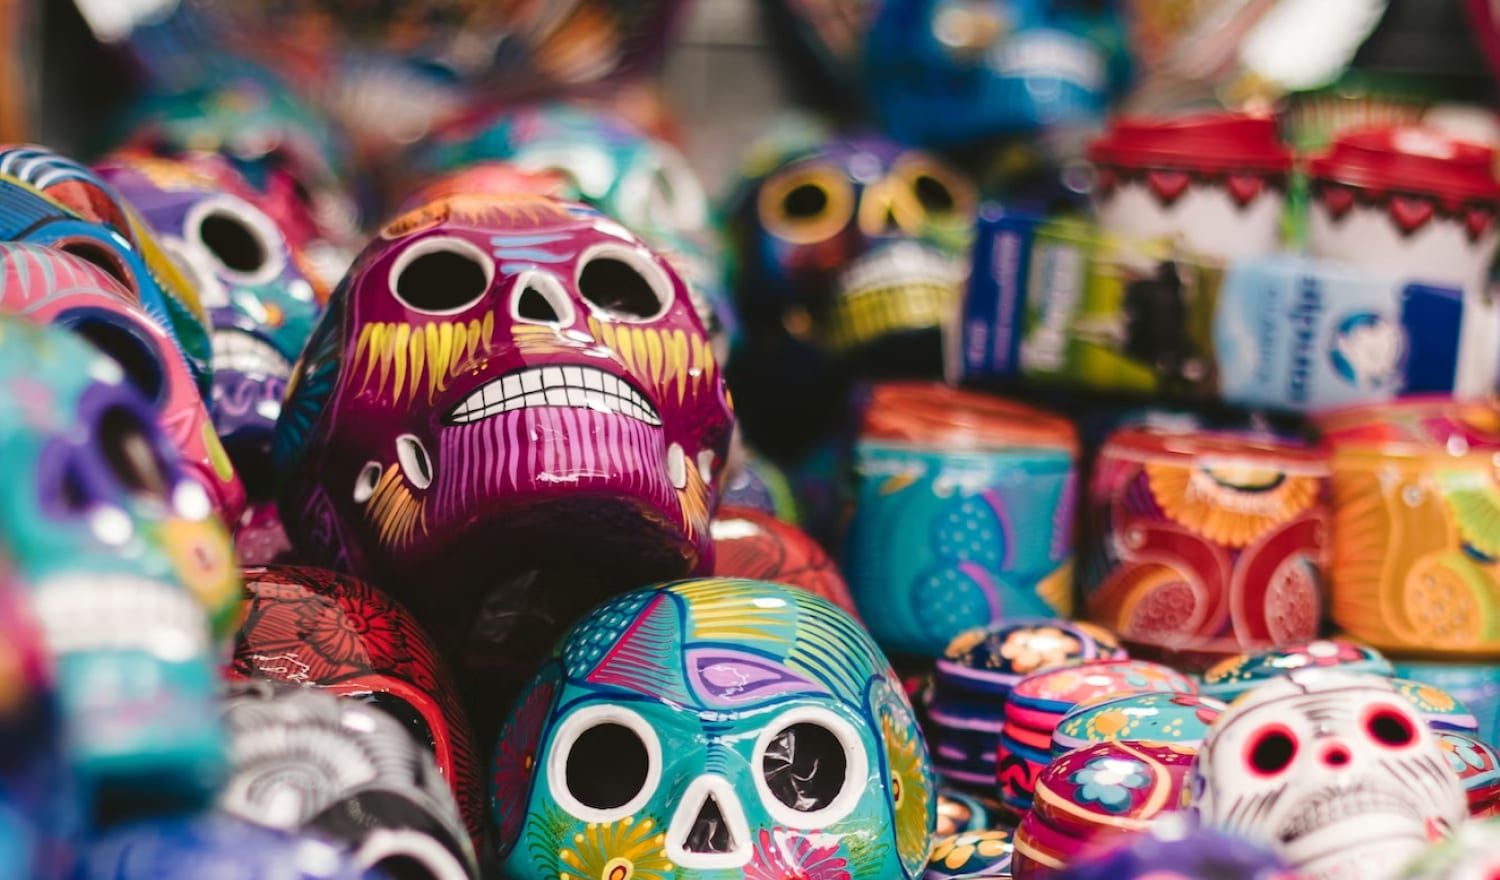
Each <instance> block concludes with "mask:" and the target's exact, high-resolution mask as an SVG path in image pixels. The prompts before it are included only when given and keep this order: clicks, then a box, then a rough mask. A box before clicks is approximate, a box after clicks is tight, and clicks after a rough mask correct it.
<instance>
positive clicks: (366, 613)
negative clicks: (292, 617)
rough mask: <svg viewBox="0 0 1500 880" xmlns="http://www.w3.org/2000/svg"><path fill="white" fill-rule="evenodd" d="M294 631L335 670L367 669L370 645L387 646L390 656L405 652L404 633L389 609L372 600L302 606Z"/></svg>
mask: <svg viewBox="0 0 1500 880" xmlns="http://www.w3.org/2000/svg"><path fill="white" fill-rule="evenodd" d="M297 629H298V631H299V633H300V634H301V636H302V639H303V641H304V642H305V644H306V645H307V647H309V648H311V649H312V650H313V651H314V652H315V653H316V654H317V655H318V656H319V657H322V658H323V659H324V660H327V661H328V662H329V664H331V665H333V666H336V667H348V666H356V667H364V666H368V665H369V661H368V659H367V658H366V657H365V652H366V651H367V650H368V648H369V646H370V645H377V646H388V647H389V648H390V649H391V650H390V651H389V653H390V654H391V655H392V656H401V655H405V654H406V653H407V652H406V650H405V647H406V634H405V633H404V632H402V631H401V628H400V627H399V626H398V625H397V623H396V619H395V616H394V615H392V614H391V610H390V607H389V606H388V605H387V604H386V603H384V602H380V601H378V600H376V599H375V598H374V597H368V596H363V597H361V596H351V597H349V598H347V599H346V600H345V601H343V602H340V603H339V604H337V605H326V604H323V603H320V602H307V603H304V604H303V605H302V607H301V608H299V609H298V614H297Z"/></svg>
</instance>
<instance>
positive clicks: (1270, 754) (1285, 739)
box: [1245, 724, 1297, 776]
mask: <svg viewBox="0 0 1500 880" xmlns="http://www.w3.org/2000/svg"><path fill="white" fill-rule="evenodd" d="M1295 757H1297V738H1296V737H1295V736H1293V735H1292V732H1291V731H1290V730H1287V729H1286V728H1285V727H1282V726H1281V725H1279V724H1278V725H1273V726H1271V727H1268V728H1265V729H1264V730H1261V731H1260V732H1259V733H1256V734H1255V736H1253V737H1252V738H1251V739H1250V745H1249V747H1248V748H1246V749H1245V761H1246V763H1248V764H1249V765H1250V769H1251V770H1252V771H1254V772H1255V773H1256V774H1258V775H1260V776H1275V775H1276V774H1278V773H1280V772H1281V771H1283V770H1285V769H1286V768H1287V767H1289V766H1291V763H1292V759H1293V758H1295Z"/></svg>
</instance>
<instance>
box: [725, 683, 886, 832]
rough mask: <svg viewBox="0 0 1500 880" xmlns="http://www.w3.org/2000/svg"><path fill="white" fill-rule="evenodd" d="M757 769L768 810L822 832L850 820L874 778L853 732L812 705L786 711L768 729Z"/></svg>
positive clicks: (757, 754)
mask: <svg viewBox="0 0 1500 880" xmlns="http://www.w3.org/2000/svg"><path fill="white" fill-rule="evenodd" d="M754 770H755V787H756V790H757V791H758V792H759V793H760V798H761V802H762V804H763V805H764V806H765V808H766V810H767V811H768V812H770V814H771V816H772V817H773V818H775V819H776V820H777V821H778V822H780V823H782V824H784V825H789V826H792V827H795V828H823V827H826V826H827V825H831V824H833V823H835V822H837V821H839V820H840V819H842V818H844V817H845V816H847V815H848V814H849V812H850V811H851V810H853V809H854V807H855V805H856V804H858V802H859V799H860V794H861V790H862V788H861V787H862V780H865V779H868V778H869V777H868V774H869V773H870V769H869V767H868V766H867V764H866V757H865V751H864V746H863V744H862V741H861V740H860V737H859V734H858V733H857V732H856V731H855V729H854V727H853V726H852V725H851V724H850V723H849V722H848V721H845V720H844V719H843V718H841V717H840V716H838V715H836V714H834V713H833V712H831V711H829V710H827V709H824V708H821V707H811V706H804V707H799V708H795V709H791V710H788V711H787V712H785V713H784V714H782V715H781V717H779V718H778V719H776V720H775V721H773V722H772V723H771V724H769V725H767V726H766V728H765V730H764V732H762V734H761V736H760V739H759V740H758V741H757V743H756V747H755V756H754Z"/></svg>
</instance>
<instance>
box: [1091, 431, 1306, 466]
mask: <svg viewBox="0 0 1500 880" xmlns="http://www.w3.org/2000/svg"><path fill="white" fill-rule="evenodd" d="M1099 455H1100V458H1106V457H1108V458H1115V459H1125V460H1129V461H1162V460H1168V461H1171V460H1177V461H1179V462H1181V463H1183V464H1190V463H1193V462H1197V461H1199V460H1200V459H1209V460H1214V461H1224V460H1236V461H1245V462H1250V463H1255V464H1265V465H1267V466H1271V467H1278V468H1287V467H1298V468H1302V469H1314V470H1323V469H1325V468H1326V467H1327V455H1326V453H1325V452H1324V451H1323V450H1322V449H1320V448H1318V447H1316V446H1311V445H1308V444H1305V443H1299V442H1296V441H1293V440H1284V439H1281V438H1278V437H1274V436H1271V435H1269V434H1250V433H1238V432H1233V431H1177V430H1168V429H1164V428H1124V429H1121V430H1119V431H1116V432H1115V433H1114V434H1111V435H1110V437H1109V439H1108V440H1107V441H1105V444H1104V447H1103V449H1101V450H1100V452H1099Z"/></svg>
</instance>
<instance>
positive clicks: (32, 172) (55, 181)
mask: <svg viewBox="0 0 1500 880" xmlns="http://www.w3.org/2000/svg"><path fill="white" fill-rule="evenodd" d="M0 204H4V206H5V209H6V210H5V218H6V219H5V221H4V222H3V223H0V240H4V241H24V242H29V243H32V244H42V245H47V246H48V247H54V248H57V249H59V250H63V251H67V252H68V253H71V254H73V255H74V256H77V257H82V258H83V259H85V260H87V261H89V262H91V263H93V264H94V265H96V266H98V267H99V268H101V269H103V270H104V271H105V272H107V273H108V274H109V275H110V276H111V277H113V278H114V279H115V280H116V281H118V282H120V286H121V287H122V288H123V289H124V290H125V292H126V293H127V294H128V295H129V298H130V301H131V302H132V303H134V304H135V305H138V306H139V307H140V308H141V309H142V310H143V311H144V312H145V313H146V314H147V315H149V316H150V317H151V320H153V321H154V322H156V324H157V325H158V326H159V327H161V328H162V330H163V331H164V332H165V333H166V335H167V337H168V338H169V339H170V340H171V341H172V343H173V345H172V348H173V349H174V350H175V352H176V354H177V356H178V357H180V358H181V359H182V360H183V361H184V362H185V365H186V367H187V369H188V372H189V374H190V375H191V376H192V380H193V382H194V384H196V385H197V386H198V388H199V389H200V390H201V391H202V392H203V393H204V394H205V395H206V394H207V392H208V388H209V375H210V372H211V366H210V364H209V340H208V318H207V315H206V314H205V313H204V311H203V306H202V303H201V302H200V301H199V299H198V291H197V290H196V289H195V288H194V287H193V285H192V283H191V282H190V281H189V280H188V278H187V277H186V276H184V275H183V274H182V272H181V271H180V270H179V269H178V267H177V265H176V264H175V263H174V262H173V261H172V259H171V257H169V256H168V255H167V253H166V251H164V250H162V248H161V245H160V244H159V243H158V241H157V238H156V235H155V233H154V231H153V230H152V229H151V228H150V226H148V225H147V224H146V222H145V221H144V220H143V219H142V218H141V216H140V214H139V213H138V212H137V211H136V210H135V208H134V207H133V206H132V205H131V204H130V203H129V202H127V201H126V200H125V199H123V198H121V197H120V194H119V193H118V192H117V191H115V190H114V188H112V187H111V186H110V185H109V184H107V183H105V182H104V181H103V180H102V179H100V177H99V176H98V175H97V174H95V173H94V172H93V171H90V170H89V169H88V168H86V167H84V166H83V165H80V164H79V163H77V162H75V161H73V160H72V159H69V158H67V157H65V156H59V155H58V154H56V153H54V152H52V151H50V150H48V149H46V148H45V147H36V146H5V147H0Z"/></svg>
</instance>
